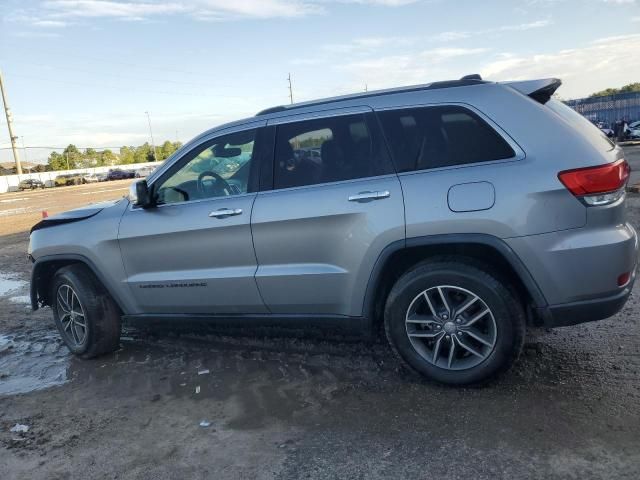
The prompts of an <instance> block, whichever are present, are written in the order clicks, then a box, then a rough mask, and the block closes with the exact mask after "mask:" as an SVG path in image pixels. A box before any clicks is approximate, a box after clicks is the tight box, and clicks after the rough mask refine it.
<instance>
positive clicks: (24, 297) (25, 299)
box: [9, 295, 31, 305]
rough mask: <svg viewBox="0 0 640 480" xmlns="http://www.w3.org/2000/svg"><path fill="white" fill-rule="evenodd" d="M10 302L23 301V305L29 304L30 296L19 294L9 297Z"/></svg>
mask: <svg viewBox="0 0 640 480" xmlns="http://www.w3.org/2000/svg"><path fill="white" fill-rule="evenodd" d="M9 301H10V302H11V303H24V304H25V305H30V304H31V297H30V296H29V295H20V296H18V297H11V298H9Z"/></svg>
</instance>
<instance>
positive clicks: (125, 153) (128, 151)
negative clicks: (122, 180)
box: [120, 147, 136, 165]
mask: <svg viewBox="0 0 640 480" xmlns="http://www.w3.org/2000/svg"><path fill="white" fill-rule="evenodd" d="M135 149H136V148H135V147H121V148H120V163H121V164H123V165H128V164H130V163H133V153H134V151H135Z"/></svg>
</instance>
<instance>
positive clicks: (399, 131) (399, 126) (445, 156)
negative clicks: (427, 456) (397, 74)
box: [378, 106, 515, 172]
mask: <svg viewBox="0 0 640 480" xmlns="http://www.w3.org/2000/svg"><path fill="white" fill-rule="evenodd" d="M378 116H379V118H380V122H381V124H382V128H383V130H384V133H385V136H386V139H387V142H388V144H389V148H390V150H391V153H392V155H393V159H394V161H395V162H396V168H397V169H398V171H399V172H410V171H414V170H424V169H428V168H437V167H447V166H455V165H466V164H472V163H479V162H488V161H492V160H502V159H507V158H512V157H513V156H515V152H514V151H513V149H512V148H511V146H510V145H509V144H508V143H507V142H506V141H505V140H504V139H503V138H502V137H501V136H500V135H499V134H498V133H497V132H496V131H495V130H494V129H493V128H492V127H491V126H489V125H488V124H487V123H486V122H485V121H484V120H483V119H481V118H480V117H479V116H478V115H476V114H475V113H473V112H471V111H470V110H468V109H466V108H464V107H458V106H442V107H418V108H409V109H399V110H386V111H383V112H379V113H378Z"/></svg>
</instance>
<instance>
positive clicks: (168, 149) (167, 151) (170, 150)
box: [158, 140, 182, 160]
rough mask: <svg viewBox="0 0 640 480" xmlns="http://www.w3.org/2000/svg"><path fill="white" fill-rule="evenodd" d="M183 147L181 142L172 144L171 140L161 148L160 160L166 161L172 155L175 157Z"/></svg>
mask: <svg viewBox="0 0 640 480" xmlns="http://www.w3.org/2000/svg"><path fill="white" fill-rule="evenodd" d="M181 146H182V144H181V143H180V142H170V141H169V140H167V141H166V142H164V143H163V144H162V147H160V148H159V152H158V160H166V159H167V158H169V157H170V156H171V155H173V154H174V153H175V151H176V150H178V149H179V148H180V147H181Z"/></svg>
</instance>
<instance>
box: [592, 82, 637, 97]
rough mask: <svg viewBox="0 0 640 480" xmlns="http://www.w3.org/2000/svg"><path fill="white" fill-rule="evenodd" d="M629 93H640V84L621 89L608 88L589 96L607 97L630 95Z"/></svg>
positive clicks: (625, 86)
mask: <svg viewBox="0 0 640 480" xmlns="http://www.w3.org/2000/svg"><path fill="white" fill-rule="evenodd" d="M628 92H640V82H634V83H630V84H628V85H624V86H623V87H620V88H606V89H604V90H601V91H599V92H595V93H592V94H591V95H589V96H590V97H606V96H609V95H616V94H618V93H628Z"/></svg>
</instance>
